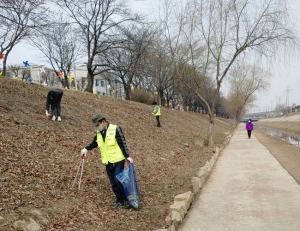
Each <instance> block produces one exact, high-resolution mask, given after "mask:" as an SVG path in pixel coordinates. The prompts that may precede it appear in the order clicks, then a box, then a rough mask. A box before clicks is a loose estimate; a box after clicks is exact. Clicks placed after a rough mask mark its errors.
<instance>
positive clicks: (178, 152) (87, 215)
mask: <svg viewBox="0 0 300 231" xmlns="http://www.w3.org/2000/svg"><path fill="white" fill-rule="evenodd" d="M49 89H50V88H47V87H43V86H40V85H35V84H28V83H25V82H21V81H14V80H9V79H6V78H3V77H2V78H0V128H1V136H0V153H1V166H0V182H1V183H0V202H1V203H0V204H1V205H0V207H1V208H0V216H2V217H3V218H4V219H2V220H0V230H9V229H10V227H11V225H12V222H13V221H14V220H16V219H20V218H21V217H24V216H25V217H26V216H29V215H28V214H27V212H26V211H28V209H30V208H37V209H39V210H40V211H42V213H43V214H44V216H45V217H46V218H47V219H48V224H47V225H46V226H44V230H114V231H116V230H124V231H125V230H126V231H128V230H153V229H159V228H163V227H164V218H165V216H166V215H167V213H168V208H169V206H170V205H171V204H172V201H173V198H174V196H175V195H177V194H180V193H183V192H186V191H188V190H191V181H190V178H191V177H192V176H194V175H195V173H196V172H197V170H198V169H199V168H200V167H201V166H203V165H204V164H205V162H206V160H208V159H209V158H210V156H211V155H212V151H211V148H207V147H203V141H204V140H205V139H206V136H207V131H208V120H207V117H206V116H205V115H200V114H196V113H191V112H182V111H176V110H169V109H165V108H163V109H162V116H161V124H162V127H161V128H157V127H156V126H155V124H156V122H155V118H154V117H153V115H152V114H151V112H152V106H150V105H145V104H140V103H136V102H132V101H124V100H120V99H114V98H108V97H104V96H97V95H93V94H89V93H84V92H75V91H72V90H64V96H63V99H62V122H61V123H59V122H52V121H51V120H47V119H46V117H45V102H46V95H47V92H48V91H49ZM97 112H102V113H104V114H105V115H106V117H107V119H108V121H109V122H111V123H114V124H117V125H120V126H121V127H122V129H123V131H124V133H125V136H126V139H127V142H128V146H129V149H130V152H131V157H132V158H133V159H134V162H135V169H136V173H137V180H138V184H139V188H140V192H141V205H142V206H141V209H140V210H137V211H136V210H123V209H120V210H112V209H111V208H110V204H112V203H113V202H114V196H113V193H112V191H111V188H110V185H109V182H108V178H107V176H106V173H105V172H104V166H102V164H101V162H100V158H99V152H98V150H96V149H95V150H92V151H91V152H89V154H88V158H87V160H86V162H85V166H84V174H83V179H82V184H81V191H79V192H78V190H77V188H71V184H72V182H73V179H74V177H75V174H76V171H77V167H78V165H79V163H80V158H79V152H80V150H81V149H82V148H83V147H85V145H86V144H87V143H89V142H90V141H92V138H93V136H94V134H95V131H94V128H93V127H92V124H91V117H92V115H93V114H95V113H97ZM233 129H234V126H233V123H232V122H231V121H228V120H217V121H216V125H215V142H216V145H221V144H222V143H223V142H224V141H225V140H226V134H225V133H226V132H230V133H231V132H232V131H233Z"/></svg>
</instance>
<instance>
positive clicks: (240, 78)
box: [228, 65, 270, 122]
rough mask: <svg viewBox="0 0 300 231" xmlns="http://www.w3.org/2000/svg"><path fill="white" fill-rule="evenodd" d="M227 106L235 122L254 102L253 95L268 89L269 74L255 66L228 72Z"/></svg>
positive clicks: (242, 67)
mask: <svg viewBox="0 0 300 231" xmlns="http://www.w3.org/2000/svg"><path fill="white" fill-rule="evenodd" d="M229 76H230V79H229V85H230V86H229V87H230V90H229V92H230V93H229V96H228V101H229V106H230V109H231V111H232V113H233V115H234V118H235V119H236V121H237V122H239V121H240V119H241V117H242V116H243V112H245V111H246V110H245V109H246V107H247V106H248V105H249V104H251V103H253V102H254V101H255V100H256V97H255V93H257V92H260V91H265V90H267V89H268V87H269V77H270V74H269V73H267V72H266V71H264V70H263V69H262V68H260V67H257V66H252V65H251V66H247V65H240V66H237V67H234V68H232V70H231V71H230V72H229Z"/></svg>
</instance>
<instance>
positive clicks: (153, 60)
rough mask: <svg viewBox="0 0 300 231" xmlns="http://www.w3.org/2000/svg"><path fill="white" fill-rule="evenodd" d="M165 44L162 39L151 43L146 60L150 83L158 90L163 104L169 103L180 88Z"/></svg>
mask: <svg viewBox="0 0 300 231" xmlns="http://www.w3.org/2000/svg"><path fill="white" fill-rule="evenodd" d="M165 46H167V44H166V43H165V42H164V41H162V40H160V39H157V40H156V41H155V42H153V43H152V44H151V48H150V49H149V50H148V55H147V60H146V62H147V67H146V71H147V76H148V78H149V79H150V82H149V84H150V83H151V85H153V90H154V92H157V94H158V96H159V99H160V102H161V104H162V105H164V104H165V103H167V105H169V101H170V99H171V98H172V97H174V95H175V92H176V90H177V89H178V84H177V83H178V82H177V81H176V79H175V78H174V76H175V68H174V66H173V65H172V64H173V63H172V58H171V56H170V54H169V53H168V51H167V50H165V49H164V47H165ZM154 92H153V93H154Z"/></svg>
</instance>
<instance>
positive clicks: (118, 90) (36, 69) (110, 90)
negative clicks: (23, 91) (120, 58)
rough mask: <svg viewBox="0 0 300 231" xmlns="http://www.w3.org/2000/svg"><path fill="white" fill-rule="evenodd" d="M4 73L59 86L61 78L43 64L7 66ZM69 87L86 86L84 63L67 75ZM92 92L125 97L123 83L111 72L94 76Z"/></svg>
mask: <svg viewBox="0 0 300 231" xmlns="http://www.w3.org/2000/svg"><path fill="white" fill-rule="evenodd" d="M6 75H7V76H8V77H10V78H13V79H18V80H22V81H27V82H30V83H36V84H42V85H44V86H53V87H58V88H61V87H62V84H61V79H60V78H59V77H58V76H57V74H56V73H55V71H54V70H53V69H52V68H48V67H45V66H43V65H37V64H34V65H30V66H16V65H14V66H9V67H8V68H7V73H6ZM68 80H69V85H70V88H71V89H74V90H77V91H84V90H85V88H86V86H87V69H86V65H80V66H76V67H75V68H73V69H72V70H71V71H70V76H69V77H68ZM93 93H94V94H98V95H104V96H109V97H115V98H121V99H125V92H124V87H123V84H122V83H121V82H120V81H118V80H117V79H116V78H115V76H114V75H113V74H112V73H104V74H101V75H96V76H95V77H94V86H93Z"/></svg>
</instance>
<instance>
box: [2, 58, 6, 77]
mask: <svg viewBox="0 0 300 231" xmlns="http://www.w3.org/2000/svg"><path fill="white" fill-rule="evenodd" d="M2 63H3V68H2V75H3V76H6V56H5V57H4V59H3V62H2Z"/></svg>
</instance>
